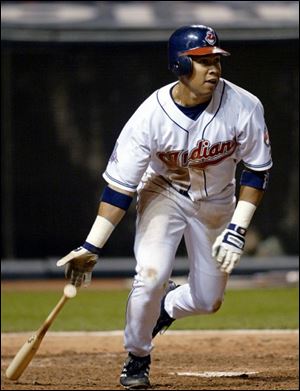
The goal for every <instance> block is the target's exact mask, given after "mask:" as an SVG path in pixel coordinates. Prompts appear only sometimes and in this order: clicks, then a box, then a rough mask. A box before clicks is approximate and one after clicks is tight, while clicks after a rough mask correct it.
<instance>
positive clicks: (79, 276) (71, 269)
mask: <svg viewBox="0 0 300 391" xmlns="http://www.w3.org/2000/svg"><path fill="white" fill-rule="evenodd" d="M133 196H134V193H133V192H130V191H126V190H123V189H120V188H118V187H116V186H112V185H108V186H107V187H106V188H105V189H104V191H103V194H102V199H101V202H100V205H99V209H98V214H97V216H96V219H95V222H94V224H93V226H92V228H91V230H90V232H89V234H88V236H87V238H86V241H85V242H84V243H83V245H82V246H80V247H78V248H77V249H75V250H73V251H71V252H70V253H69V254H67V255H66V256H65V257H63V258H61V259H60V260H59V261H58V262H57V266H64V267H65V276H66V278H67V279H69V280H70V283H71V284H73V285H75V286H76V287H79V286H81V285H82V283H84V285H88V284H89V283H90V281H91V276H92V270H93V268H94V266H95V264H96V263H97V260H98V258H99V255H100V253H101V249H102V247H103V246H104V245H105V243H106V242H107V240H108V239H109V237H110V235H111V234H112V232H113V230H114V229H115V227H116V226H117V225H118V224H119V222H120V221H121V220H122V218H123V217H124V215H125V214H126V211H127V209H128V208H129V206H130V204H131V201H132V198H133Z"/></svg>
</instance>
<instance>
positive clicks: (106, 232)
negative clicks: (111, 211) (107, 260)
mask: <svg viewBox="0 0 300 391" xmlns="http://www.w3.org/2000/svg"><path fill="white" fill-rule="evenodd" d="M114 229H115V226H114V225H113V224H112V223H111V222H110V221H108V220H107V219H106V218H104V217H102V216H99V215H98V216H97V217H96V220H95V222H94V224H93V226H92V228H91V230H90V233H89V234H88V237H87V238H86V242H88V243H90V244H92V245H93V246H95V247H98V248H102V247H103V246H104V245H105V243H106V242H107V240H108V238H109V237H110V235H111V234H112V232H113V230H114Z"/></svg>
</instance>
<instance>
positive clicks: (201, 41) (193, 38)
mask: <svg viewBox="0 0 300 391" xmlns="http://www.w3.org/2000/svg"><path fill="white" fill-rule="evenodd" d="M207 54H221V55H223V56H229V55H230V53H228V52H226V51H225V50H223V49H221V48H220V47H219V38H218V36H217V34H216V32H215V31H214V30H213V29H212V28H211V27H208V26H203V25H192V26H183V27H180V28H179V29H178V30H176V31H174V33H173V34H172V35H171V37H170V39H169V69H170V70H171V71H172V72H173V73H175V75H176V76H182V75H188V74H189V73H191V72H192V69H193V68H192V60H191V58H190V57H189V56H204V55H207Z"/></svg>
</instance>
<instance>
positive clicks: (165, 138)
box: [103, 79, 272, 201]
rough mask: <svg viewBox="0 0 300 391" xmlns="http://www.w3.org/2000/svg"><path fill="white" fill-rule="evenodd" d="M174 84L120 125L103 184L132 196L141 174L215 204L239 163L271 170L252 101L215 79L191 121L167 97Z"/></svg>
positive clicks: (230, 186) (258, 110)
mask: <svg viewBox="0 0 300 391" xmlns="http://www.w3.org/2000/svg"><path fill="white" fill-rule="evenodd" d="M176 83H177V82H175V83H171V84H168V85H166V86H164V87H162V88H160V89H159V90H157V91H156V92H154V93H153V94H152V95H151V96H150V97H149V98H148V99H146V100H145V101H144V102H143V103H142V104H141V105H140V107H139V108H138V109H137V110H136V112H135V113H134V114H133V115H132V117H131V118H130V119H129V121H128V122H127V123H126V125H125V126H124V128H123V130H122V131H121V133H120V135H119V137H118V140H117V142H116V145H115V149H114V151H113V153H112V155H111V157H110V160H109V162H108V165H107V168H106V171H105V172H104V174H103V177H104V179H105V180H106V181H107V182H108V183H110V184H112V185H115V186H118V187H119V188H121V189H124V190H129V191H135V190H136V189H137V187H138V185H139V183H140V180H141V178H142V176H143V175H144V174H145V175H146V176H149V175H150V176H152V175H153V174H155V175H158V176H160V177H163V178H164V179H165V181H166V184H168V183H169V185H171V186H172V187H174V188H175V189H177V190H178V189H179V190H184V191H188V194H189V196H190V198H191V199H192V200H193V201H198V200H203V199H218V198H219V197H220V198H222V197H223V196H226V195H229V194H230V193H231V194H234V190H235V170H236V165H237V163H238V162H239V161H241V160H242V161H243V163H244V165H245V167H247V168H249V169H252V170H256V171H263V170H267V169H269V168H270V167H271V166H272V159H271V150H270V145H269V142H268V131H267V127H266V125H265V120H264V111H263V106H262V104H261V102H260V101H259V99H258V98H257V97H255V96H254V95H252V94H251V93H249V92H248V91H246V90H244V89H242V88H241V87H238V86H237V85H235V84H233V83H231V82H229V81H227V80H225V79H220V80H219V83H218V85H217V87H216V90H215V91H214V93H213V97H212V99H211V101H210V103H209V105H208V106H207V108H206V109H205V111H204V112H203V113H202V114H201V115H200V116H199V118H198V119H197V120H193V119H190V118H189V117H187V116H186V115H185V114H184V113H183V112H182V111H181V110H180V109H179V108H178V107H177V106H176V104H175V103H174V101H173V99H172V97H171V89H172V87H173V86H174V85H175V84H176ZM169 185H168V186H169Z"/></svg>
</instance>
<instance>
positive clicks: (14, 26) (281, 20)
mask: <svg viewBox="0 0 300 391" xmlns="http://www.w3.org/2000/svg"><path fill="white" fill-rule="evenodd" d="M298 15H299V2H298V1H167V2H166V1H138V2H137V1H82V2H81V1H67V2H64V1H59V2H57V1H51V2H47V1H2V2H1V38H2V39H1V45H2V47H1V48H2V50H1V82H2V83H1V85H2V87H1V94H2V100H1V102H2V103H1V104H2V116H1V159H2V160H1V163H2V164H1V177H2V187H1V218H2V220H1V223H2V225H1V227H2V261H1V271H2V278H18V277H24V278H27V277H28V278H32V277H41V276H42V277H50V278H51V277H57V276H58V275H61V274H62V273H63V271H62V270H57V268H56V266H55V262H56V260H57V259H58V258H60V257H61V256H64V255H65V254H66V253H68V252H69V251H71V250H72V249H73V248H76V247H78V246H79V245H81V244H82V242H83V241H84V240H85V238H86V236H87V234H88V232H89V230H90V227H91V225H92V223H93V222H94V219H95V215H96V213H97V209H98V203H99V199H100V197H101V193H102V189H103V187H104V185H105V182H104V180H103V178H102V173H103V171H104V169H105V167H106V163H107V160H108V158H109V156H110V154H111V152H112V150H113V147H114V143H115V140H116V138H117V136H118V134H119V132H120V131H121V129H122V127H123V126H124V124H125V123H126V121H127V120H128V119H129V117H130V116H131V115H132V114H133V112H134V111H135V110H136V109H137V107H138V106H139V105H140V104H141V103H142V101H143V100H144V99H146V98H147V97H148V96H149V95H150V94H151V93H152V92H153V91H154V90H156V89H157V88H160V87H161V86H162V85H165V84H167V83H170V82H172V81H175V78H174V76H173V75H172V74H171V72H170V71H169V70H168V69H167V41H168V38H169V36H170V34H171V33H172V32H173V31H174V30H175V29H177V28H178V27H180V26H182V25H189V24H206V25H210V26H212V27H214V28H215V29H216V31H217V33H218V35H219V38H220V40H221V46H222V47H223V48H224V49H225V50H228V51H229V52H231V56H230V57H228V58H226V59H224V60H222V68H223V77H224V78H225V79H228V80H230V81H232V82H233V83H236V84H238V85H239V86H241V87H243V88H245V89H247V90H249V91H250V92H252V93H253V94H255V95H257V96H258V97H259V98H260V100H261V101H262V103H263V105H264V108H265V119H266V122H267V125H268V128H269V132H270V136H271V146H272V154H273V161H274V166H273V168H272V171H271V176H270V185H269V188H268V191H267V193H266V195H265V198H264V200H263V203H262V205H261V207H260V208H259V209H258V210H257V212H256V215H255V217H254V220H253V223H252V226H251V229H250V230H249V232H248V236H247V244H246V246H247V247H246V251H245V256H244V260H243V261H242V262H241V265H240V266H239V267H238V268H237V269H236V270H235V271H234V274H253V273H260V272H265V271H268V272H271V273H272V272H273V273H274V272H279V271H281V272H282V271H284V273H285V274H284V278H285V279H287V280H288V279H290V280H291V281H292V282H295V281H298V270H299V269H298V254H299V220H298V215H299V211H298V204H299V192H298V188H299V164H298V162H299V160H298V157H299V133H298V131H299V117H298V107H299V100H298V94H299V63H298V44H299V30H298V29H299V19H298ZM134 222H135V205H134V203H133V204H132V206H131V207H130V210H129V211H128V213H127V215H126V217H125V218H124V220H123V221H122V222H121V224H120V225H119V227H118V228H117V230H115V232H114V233H113V235H112V236H111V239H110V240H109V242H108V243H107V245H106V246H105V249H104V253H103V258H109V261H108V262H105V261H104V262H101V263H98V264H97V266H96V268H95V275H96V276H97V275H98V276H105V277H106V276H109V277H111V276H125V275H133V272H134V259H133V250H132V247H133V239H134V229H135V227H134ZM185 255H186V253H185V247H184V243H183V242H182V243H181V245H180V247H179V249H178V257H177V260H176V265H175V269H174V273H175V274H177V275H185V274H186V273H187V270H188V269H187V263H186V258H185Z"/></svg>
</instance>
